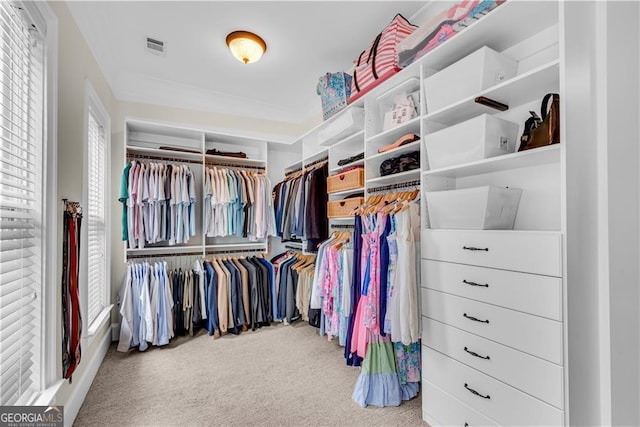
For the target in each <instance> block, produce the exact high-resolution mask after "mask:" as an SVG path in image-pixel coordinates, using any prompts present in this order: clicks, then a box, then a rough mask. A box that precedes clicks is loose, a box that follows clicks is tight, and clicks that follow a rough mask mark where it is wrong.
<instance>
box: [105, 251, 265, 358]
mask: <svg viewBox="0 0 640 427" xmlns="http://www.w3.org/2000/svg"><path fill="white" fill-rule="evenodd" d="M273 272H274V267H273V265H272V264H271V263H270V262H269V261H267V260H266V259H264V258H262V257H256V256H254V257H237V258H211V259H206V260H204V261H201V260H196V261H195V262H193V263H192V264H191V265H189V266H185V268H181V267H178V268H170V267H169V266H168V264H167V262H166V261H159V262H153V263H150V262H141V263H133V262H130V263H129V265H128V267H127V274H126V276H125V278H124V281H123V284H122V287H121V288H120V294H119V299H120V315H121V329H120V342H119V343H118V351H123V352H126V351H128V350H129V349H130V348H131V347H137V348H138V349H139V350H140V351H145V350H146V349H147V348H148V347H149V345H154V346H163V345H166V344H168V343H169V341H170V340H171V339H172V338H174V337H176V336H184V335H190V336H193V335H194V334H195V333H196V332H197V330H198V329H199V328H205V329H206V330H207V332H208V333H209V335H213V336H214V337H216V338H217V337H220V336H221V335H223V334H226V333H231V334H236V335H237V334H239V333H241V332H242V331H246V330H248V329H249V328H251V329H252V330H256V329H257V328H260V327H263V326H269V325H270V323H271V322H272V321H273V317H272V307H271V305H272V299H271V295H272V291H273V289H272V288H273V286H274V277H275V276H274V274H273Z"/></svg>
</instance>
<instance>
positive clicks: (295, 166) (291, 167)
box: [284, 160, 302, 173]
mask: <svg viewBox="0 0 640 427" xmlns="http://www.w3.org/2000/svg"><path fill="white" fill-rule="evenodd" d="M298 169H302V160H298V161H297V162H295V163H292V164H290V165H289V166H287V167H285V168H284V171H285V173H286V172H291V171H295V170H298Z"/></svg>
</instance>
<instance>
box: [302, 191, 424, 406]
mask: <svg viewBox="0 0 640 427" xmlns="http://www.w3.org/2000/svg"><path fill="white" fill-rule="evenodd" d="M417 194H418V192H415V191H414V192H403V193H394V194H388V195H385V196H374V197H370V198H369V199H367V201H366V202H365V205H364V206H363V207H361V208H360V213H359V214H358V215H356V216H355V218H354V226H353V232H352V233H349V234H347V235H345V233H344V232H338V233H334V234H333V235H332V236H331V237H330V238H329V239H328V240H326V241H325V242H323V243H321V244H320V245H319V248H318V257H317V263H316V271H315V277H314V281H313V285H312V292H311V298H310V309H311V312H314V311H316V312H317V313H318V316H319V328H320V334H321V335H326V336H327V338H328V339H330V340H331V339H335V338H336V337H337V338H338V342H339V344H340V345H343V346H345V350H344V356H345V359H346V363H347V364H348V365H352V366H361V367H362V368H361V373H360V376H359V377H358V380H357V382H356V386H355V389H354V392H353V399H354V400H355V401H356V402H357V403H358V404H360V405H361V406H363V407H364V406H367V405H376V406H397V405H399V404H400V403H401V402H402V401H403V400H408V399H411V398H413V397H415V396H416V395H417V393H418V389H419V387H418V382H419V381H420V333H419V312H418V304H419V302H418V295H419V293H418V281H417V273H416V268H417V261H416V260H417V259H418V258H419V254H418V248H419V244H417V243H416V241H417V240H418V238H417V236H419V233H420V219H419V214H418V204H417V203H415V202H411V200H413V199H414V198H415V197H416V196H417ZM312 317H313V316H312Z"/></svg>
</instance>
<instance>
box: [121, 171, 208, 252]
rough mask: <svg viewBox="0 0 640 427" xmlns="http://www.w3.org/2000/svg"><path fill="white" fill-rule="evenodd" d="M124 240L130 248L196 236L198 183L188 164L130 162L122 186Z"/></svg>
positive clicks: (187, 239)
mask: <svg viewBox="0 0 640 427" xmlns="http://www.w3.org/2000/svg"><path fill="white" fill-rule="evenodd" d="M119 200H120V202H121V203H122V205H123V206H122V240H126V241H128V246H129V248H144V246H145V244H154V243H158V242H162V241H168V242H169V244H170V245H174V244H177V243H187V242H188V241H189V238H190V237H193V236H195V234H196V226H195V204H196V190H195V180H194V176H193V173H192V172H191V169H190V168H189V166H187V165H171V164H165V163H151V162H149V163H147V162H141V161H139V160H133V161H131V162H128V163H127V164H126V165H125V167H124V170H123V172H122V179H121V183H120V197H119Z"/></svg>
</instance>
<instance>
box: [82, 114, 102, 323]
mask: <svg viewBox="0 0 640 427" xmlns="http://www.w3.org/2000/svg"><path fill="white" fill-rule="evenodd" d="M99 117H100V116H99V115H98V114H96V112H95V110H94V109H93V108H92V107H91V106H89V114H88V123H87V129H88V177H87V178H88V202H87V215H85V218H86V221H87V246H88V247H87V253H88V265H87V286H88V294H87V297H88V298H87V312H88V313H87V314H88V324H89V325H91V324H92V323H93V322H94V320H95V319H96V318H97V317H98V315H99V314H100V312H101V311H102V309H103V308H104V307H105V292H106V287H107V284H106V277H107V274H106V268H107V266H106V259H107V257H106V256H105V255H106V244H107V241H106V240H107V236H106V227H105V200H106V194H105V190H106V188H105V179H106V176H105V161H106V137H105V126H104V125H103V124H102V123H101V122H100V121H99Z"/></svg>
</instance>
